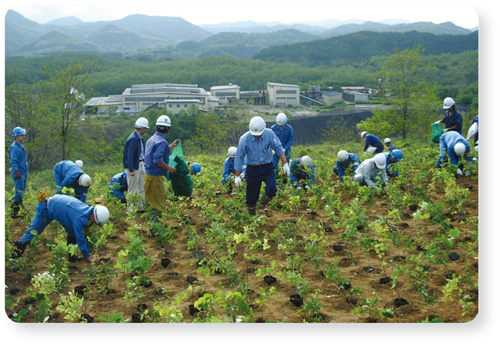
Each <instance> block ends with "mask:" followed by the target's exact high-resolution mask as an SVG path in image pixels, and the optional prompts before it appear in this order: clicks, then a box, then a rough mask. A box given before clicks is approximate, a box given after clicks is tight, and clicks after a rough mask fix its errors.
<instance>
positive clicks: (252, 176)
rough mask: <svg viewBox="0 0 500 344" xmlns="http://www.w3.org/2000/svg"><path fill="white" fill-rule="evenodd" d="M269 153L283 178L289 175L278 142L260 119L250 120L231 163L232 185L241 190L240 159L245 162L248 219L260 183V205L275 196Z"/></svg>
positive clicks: (254, 204) (241, 162) (253, 207)
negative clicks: (276, 159)
mask: <svg viewBox="0 0 500 344" xmlns="http://www.w3.org/2000/svg"><path fill="white" fill-rule="evenodd" d="M273 151H274V152H275V154H278V156H279V157H280V160H281V163H282V164H283V174H284V175H286V176H289V175H290V167H289V166H288V162H287V160H286V157H285V150H284V149H283V147H282V146H281V142H280V140H279V138H278V137H277V136H276V134H274V132H273V131H272V130H271V129H268V128H266V122H265V121H264V119H263V118H262V117H260V116H255V117H253V118H252V119H251V120H250V124H249V131H247V132H246V133H245V134H243V135H242V136H241V137H240V141H239V143H238V148H237V151H236V156H235V160H234V169H235V175H236V177H235V178H234V184H235V185H236V186H237V187H240V186H241V171H242V169H243V163H244V159H245V157H246V159H247V173H246V179H247V185H246V205H247V208H248V212H249V214H250V215H256V206H257V201H258V200H259V194H260V188H261V186H262V182H264V183H265V193H264V195H262V198H261V200H260V204H261V205H262V206H265V205H266V204H267V203H268V202H269V201H270V200H271V199H272V198H273V197H274V196H275V195H276V171H275V169H274V165H273V162H272V161H273Z"/></svg>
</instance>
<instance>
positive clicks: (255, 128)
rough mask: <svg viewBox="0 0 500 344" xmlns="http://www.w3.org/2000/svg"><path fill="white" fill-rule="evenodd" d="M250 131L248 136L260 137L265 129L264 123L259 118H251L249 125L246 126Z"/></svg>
mask: <svg viewBox="0 0 500 344" xmlns="http://www.w3.org/2000/svg"><path fill="white" fill-rule="evenodd" d="M248 127H249V129H250V134H252V135H255V136H260V135H262V133H263V132H264V129H266V122H265V121H264V119H263V118H262V117H260V116H255V117H252V119H251V120H250V125H249V126H248Z"/></svg>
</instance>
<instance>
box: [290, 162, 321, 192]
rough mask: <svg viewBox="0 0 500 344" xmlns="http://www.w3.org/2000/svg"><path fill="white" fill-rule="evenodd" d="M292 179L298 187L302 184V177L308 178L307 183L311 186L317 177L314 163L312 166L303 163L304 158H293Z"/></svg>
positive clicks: (291, 164) (291, 166)
mask: <svg viewBox="0 0 500 344" xmlns="http://www.w3.org/2000/svg"><path fill="white" fill-rule="evenodd" d="M290 179H291V181H292V184H293V186H294V187H296V188H298V187H299V186H300V184H299V181H300V180H301V179H304V180H305V179H307V180H308V182H307V184H306V185H309V186H311V185H312V184H314V181H315V179H316V173H315V172H314V165H312V166H311V168H309V167H306V166H304V165H302V159H301V158H297V159H295V160H292V162H291V163H290Z"/></svg>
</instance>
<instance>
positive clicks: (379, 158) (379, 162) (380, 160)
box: [373, 153, 387, 169]
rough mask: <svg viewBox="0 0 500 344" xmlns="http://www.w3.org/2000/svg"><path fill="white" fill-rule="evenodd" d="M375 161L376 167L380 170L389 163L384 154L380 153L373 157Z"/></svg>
mask: <svg viewBox="0 0 500 344" xmlns="http://www.w3.org/2000/svg"><path fill="white" fill-rule="evenodd" d="M373 161H375V165H376V166H377V168H378V169H383V168H385V165H386V163H387V160H386V158H385V154H384V153H378V154H377V155H375V156H374V157H373Z"/></svg>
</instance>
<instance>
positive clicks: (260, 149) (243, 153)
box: [234, 128, 284, 172]
mask: <svg viewBox="0 0 500 344" xmlns="http://www.w3.org/2000/svg"><path fill="white" fill-rule="evenodd" d="M273 150H274V151H275V152H276V154H277V155H278V156H279V155H281V154H283V152H284V149H283V147H282V146H281V142H280V140H279V139H278V137H277V136H276V134H275V133H274V132H273V131H272V130H271V129H268V128H265V129H264V131H263V132H262V136H261V138H260V140H257V139H256V138H255V137H254V136H253V135H252V134H250V132H249V131H247V132H246V133H245V134H243V135H242V136H241V137H240V141H239V143H238V150H237V151H236V157H235V160H234V169H235V170H236V171H240V172H241V170H242V167H243V165H244V161H245V160H244V159H245V157H246V159H247V166H255V165H265V164H269V163H271V162H272V161H273Z"/></svg>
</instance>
